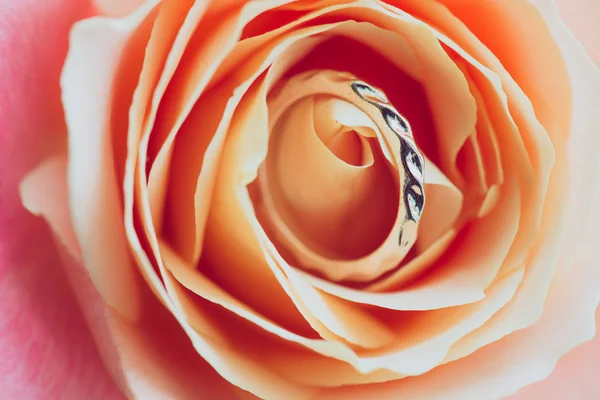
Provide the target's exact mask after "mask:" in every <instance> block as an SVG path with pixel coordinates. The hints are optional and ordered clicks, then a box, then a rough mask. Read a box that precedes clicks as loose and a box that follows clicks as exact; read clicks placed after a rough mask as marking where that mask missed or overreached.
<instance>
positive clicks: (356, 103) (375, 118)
mask: <svg viewBox="0 0 600 400" xmlns="http://www.w3.org/2000/svg"><path fill="white" fill-rule="evenodd" d="M357 82H358V81H356V80H355V79H348V77H347V76H346V75H345V74H339V73H335V72H332V71H320V72H318V73H315V72H311V73H305V74H302V75H300V76H297V77H294V78H291V79H290V80H289V81H287V82H286V83H285V84H284V85H283V87H282V88H281V89H280V90H278V91H276V95H275V96H271V97H270V98H269V118H270V123H269V127H270V137H269V149H268V152H267V157H266V160H265V162H264V163H263V165H262V166H261V168H260V170H259V175H258V179H257V182H255V184H254V186H255V190H253V193H255V194H256V195H255V196H254V201H255V207H256V210H257V215H258V217H259V219H260V220H261V223H262V224H263V226H264V227H265V230H266V231H267V233H268V234H269V235H270V236H271V238H272V240H273V242H274V243H275V244H276V245H277V246H278V248H279V251H280V253H281V254H282V255H283V256H284V257H286V258H288V259H290V262H293V263H296V264H298V265H299V266H302V267H306V268H308V269H312V270H318V271H319V272H322V273H323V274H325V275H329V276H330V277H331V274H330V273H329V271H327V269H330V268H335V265H336V264H339V263H342V264H344V263H346V264H347V265H346V266H344V265H341V267H342V268H346V267H348V268H347V270H348V271H350V270H351V269H352V268H353V267H350V266H349V264H348V263H356V262H359V263H360V262H365V263H368V262H369V259H370V258H372V259H373V262H374V264H382V263H383V264H385V263H395V264H397V263H399V262H400V261H401V260H402V258H403V257H404V256H405V255H406V253H407V252H408V250H409V249H410V247H411V246H412V244H413V243H414V242H415V240H416V227H417V224H418V220H419V218H420V214H421V211H422V208H423V203H424V192H423V185H422V184H423V181H422V175H423V160H422V157H421V155H420V154H419V153H418V151H417V149H416V147H415V146H414V142H413V141H412V137H411V133H410V128H409V126H408V123H407V122H406V121H405V120H404V119H403V118H402V117H401V115H400V114H398V113H397V111H395V109H393V107H391V105H389V104H388V103H387V100H386V99H385V96H384V95H383V94H382V93H380V92H378V91H377V89H375V88H371V87H370V86H368V85H366V84H364V83H357ZM357 85H358V86H357ZM382 260H385V262H383V261H382ZM338 266H340V265H338ZM354 267H356V266H354ZM384 268H387V269H389V265H387V266H386V265H384ZM342 275H344V274H342ZM350 275H352V274H350ZM340 276H341V275H340ZM344 277H345V278H347V277H348V276H344Z"/></svg>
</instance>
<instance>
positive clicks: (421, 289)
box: [305, 183, 520, 310]
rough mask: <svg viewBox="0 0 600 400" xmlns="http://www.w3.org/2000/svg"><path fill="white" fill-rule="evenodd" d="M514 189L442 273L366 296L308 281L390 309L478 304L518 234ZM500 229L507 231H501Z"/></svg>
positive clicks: (471, 233) (470, 234)
mask: <svg viewBox="0 0 600 400" xmlns="http://www.w3.org/2000/svg"><path fill="white" fill-rule="evenodd" d="M507 184H508V183H507ZM512 185H513V188H510V187H507V188H506V192H507V193H506V194H505V195H504V196H503V198H502V199H500V200H499V203H498V206H497V207H496V208H495V209H494V210H493V211H492V212H490V214H489V215H488V216H486V217H485V218H482V219H481V220H480V221H478V222H477V223H474V224H473V225H472V226H471V227H469V228H468V229H466V233H465V235H464V238H463V239H462V243H457V244H456V246H457V250H455V251H454V252H452V253H451V254H450V255H449V256H448V258H447V259H445V260H444V264H443V268H439V269H438V270H435V271H434V272H432V273H431V274H428V275H427V276H425V277H424V278H423V279H421V280H419V281H417V282H415V283H414V284H412V285H411V286H409V287H405V288H403V289H402V290H401V291H397V292H390V293H377V292H367V291H361V290H355V289H351V288H346V287H343V286H341V285H336V284H334V283H331V282H328V281H325V280H322V279H319V278H316V277H312V276H309V275H307V274H306V276H305V279H308V280H309V281H310V282H311V284H313V285H315V286H316V287H318V288H319V289H321V290H324V291H326V292H328V293H330V294H333V295H335V296H338V297H341V298H343V299H346V300H350V301H353V302H357V303H362V304H371V305H376V306H379V307H383V308H388V309H392V310H431V309H438V308H445V307H451V306H456V305H461V304H468V303H472V302H476V301H479V300H481V299H483V298H484V290H485V288H486V287H487V286H488V285H489V284H490V283H491V282H492V281H493V280H494V278H495V277H496V274H497V272H498V270H499V269H500V267H501V266H502V263H503V262H504V259H505V257H506V254H507V253H508V252H509V249H510V247H511V245H512V243H513V240H514V237H515V234H516V231H517V229H518V225H519V217H520V214H519V211H518V210H519V204H520V202H519V195H518V192H516V190H514V186H515V183H512ZM511 189H512V190H511ZM499 226H502V227H503V228H504V229H502V230H499V229H498V227H499ZM481 238H486V239H487V240H490V242H491V243H494V247H495V251H494V252H489V251H488V250H489V248H488V247H485V246H481V245H480V243H481ZM492 238H493V239H492ZM463 246H464V247H463ZM464 249H468V251H464ZM375 288H377V287H375Z"/></svg>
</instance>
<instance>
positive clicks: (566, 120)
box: [440, 0, 572, 143]
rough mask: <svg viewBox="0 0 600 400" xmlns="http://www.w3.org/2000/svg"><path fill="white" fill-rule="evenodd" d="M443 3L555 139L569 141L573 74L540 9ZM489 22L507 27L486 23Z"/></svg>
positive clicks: (527, 5)
mask: <svg viewBox="0 0 600 400" xmlns="http://www.w3.org/2000/svg"><path fill="white" fill-rule="evenodd" d="M440 3H442V4H445V5H446V7H448V9H449V10H450V12H451V13H452V14H454V15H455V16H456V17H457V18H458V19H459V20H460V21H461V23H462V24H464V25H465V26H466V27H467V28H468V29H469V31H470V32H473V35H474V36H475V37H477V39H478V40H480V41H481V43H483V44H484V45H485V47H486V48H487V49H489V51H490V52H491V54H493V55H494V57H495V58H497V59H498V60H499V61H500V62H501V63H502V67H503V68H505V69H506V72H507V73H508V74H509V75H510V76H511V78H512V79H514V81H515V82H516V84H517V85H518V86H519V88H521V89H522V90H523V92H524V93H525V95H526V96H527V98H528V99H529V100H530V101H531V103H532V104H533V107H534V109H535V114H536V117H537V118H538V119H539V121H540V122H541V124H542V125H543V126H544V127H545V128H546V130H547V131H548V132H549V134H550V137H551V138H561V139H562V138H566V137H568V135H569V128H570V119H571V110H572V96H571V90H570V87H569V83H568V82H569V80H568V72H567V68H566V64H565V60H564V59H563V57H562V54H561V52H560V49H559V47H558V45H557V43H556V42H555V41H554V40H552V39H553V38H552V35H551V34H550V32H549V29H548V27H547V23H546V22H545V21H544V18H543V17H542V15H541V14H540V13H539V11H538V10H536V7H535V5H533V4H531V2H528V1H518V2H515V4H512V5H511V7H503V6H501V5H500V4H498V3H488V4H485V3H482V2H477V1H472V0H459V1H456V0H441V1H440ZM489 18H491V19H495V20H498V21H502V24H487V23H485V22H484V21H486V20H487V19H489ZM502 26H510V29H508V30H507V29H503V27H502ZM466 50H467V51H469V50H468V48H466ZM553 141H554V140H553ZM555 143H556V142H555Z"/></svg>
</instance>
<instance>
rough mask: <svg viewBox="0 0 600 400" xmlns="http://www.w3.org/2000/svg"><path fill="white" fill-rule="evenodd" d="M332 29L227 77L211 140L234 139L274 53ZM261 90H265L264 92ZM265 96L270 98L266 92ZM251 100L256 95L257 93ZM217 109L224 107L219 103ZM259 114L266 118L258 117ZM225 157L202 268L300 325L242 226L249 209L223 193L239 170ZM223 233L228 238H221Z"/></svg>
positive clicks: (259, 305) (281, 318)
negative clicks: (235, 123)
mask: <svg viewBox="0 0 600 400" xmlns="http://www.w3.org/2000/svg"><path fill="white" fill-rule="evenodd" d="M330 28H331V26H323V27H317V28H311V29H309V30H308V31H301V32H299V33H297V36H296V37H291V38H288V39H287V41H284V42H282V43H281V44H280V45H279V46H277V47H275V48H274V49H273V50H271V51H270V52H268V53H257V54H256V57H255V58H253V59H251V60H248V62H247V63H246V64H244V65H246V66H247V69H246V70H242V69H241V70H239V71H238V72H239V73H240V75H239V77H238V78H236V79H229V80H227V81H226V82H227V84H224V85H222V86H220V87H219V89H221V90H222V92H220V91H219V92H214V93H213V94H214V96H212V97H211V98H210V99H211V100H212V104H218V102H221V101H222V102H224V103H225V104H224V105H223V107H224V108H225V110H224V111H223V112H219V113H217V114H216V115H218V116H219V119H218V120H217V121H216V122H218V123H219V126H218V128H217V131H216V133H215V134H214V136H213V137H214V140H215V141H217V140H219V141H221V140H225V138H226V137H230V136H231V135H232V132H228V130H233V128H231V127H230V122H231V120H230V119H231V116H232V115H233V113H234V111H235V110H236V108H238V107H239V103H240V100H241V98H242V96H243V95H244V93H245V92H247V91H248V89H249V87H250V85H251V84H252V82H253V81H254V80H256V78H257V77H258V76H259V75H260V74H261V73H262V72H263V71H264V70H265V69H266V68H267V67H268V65H269V64H270V63H271V60H272V58H274V57H275V55H276V54H278V53H280V52H282V51H284V50H285V49H286V48H287V47H288V46H289V45H290V44H292V43H294V42H295V41H297V40H298V39H299V38H301V37H304V36H305V35H308V34H310V33H318V32H321V31H323V30H327V29H330ZM271 52H273V54H271ZM304 52H305V51H303V50H302V49H301V48H298V49H297V53H295V54H293V56H292V55H291V54H292V53H290V55H291V58H290V60H293V59H294V57H301V56H302V55H303V54H304ZM265 58H266V59H265ZM271 71H273V68H271ZM246 74H247V75H246ZM278 74H279V75H281V74H282V72H281V71H280V72H278ZM262 90H266V88H263V89H262ZM231 93H234V96H233V97H231ZM264 95H265V96H266V92H265V93H264ZM252 96H256V94H253V95H252ZM230 97H231V98H230ZM246 101H248V100H246ZM202 104H210V103H202ZM217 107H221V106H218V105H217ZM200 110H202V113H201V115H204V114H203V113H204V112H205V111H210V110H211V109H210V108H204V107H203V108H200V109H198V110H196V111H198V112H199V111H200ZM209 115H210V113H209ZM221 115H225V117H224V118H222V119H221V118H220V116H221ZM258 116H260V117H261V118H263V116H262V115H261V114H260V113H259V114H258ZM261 123H262V122H261ZM226 135H227V136H226ZM228 140H229V139H228ZM257 144H260V141H256V140H255V141H253V142H252V146H253V147H249V149H253V148H254V149H256V146H257ZM223 157H226V155H225V154H223V156H222V157H221V159H219V163H220V164H221V167H220V168H219V176H218V179H217V180H216V182H217V183H219V181H221V182H222V184H220V185H219V184H217V186H216V188H215V190H216V192H215V194H216V196H217V197H216V199H217V200H214V203H213V205H212V207H211V209H210V214H209V219H208V223H207V232H206V239H205V240H206V243H205V251H204V252H203V259H202V260H201V261H200V268H201V269H202V270H203V271H204V272H206V273H207V274H208V275H209V276H211V278H212V279H214V280H215V281H216V282H218V284H219V285H221V286H222V287H224V288H225V289H226V290H228V291H230V292H231V293H234V294H235V296H236V297H237V298H239V299H241V300H243V301H244V302H245V303H246V304H249V305H251V306H252V307H253V308H255V309H258V310H261V311H262V312H263V313H265V312H266V313H268V315H269V316H270V318H271V319H273V320H275V321H277V322H280V323H282V321H285V322H284V323H282V325H284V326H287V325H288V324H292V325H297V324H298V321H297V319H298V318H302V317H301V315H300V314H299V313H298V311H297V310H296V306H295V305H294V304H293V302H292V301H291V300H290V298H289V295H288V294H286V291H285V290H284V289H283V288H282V283H280V282H279V281H278V279H277V278H276V277H275V276H273V274H272V272H271V271H270V268H269V266H268V265H267V264H266V262H265V260H264V258H263V256H262V250H260V248H259V247H258V243H256V242H255V241H254V240H252V239H251V238H253V237H254V233H253V232H252V231H251V230H249V227H248V226H246V225H244V224H241V222H240V221H243V220H245V219H246V218H247V217H246V216H245V215H246V213H247V212H249V211H248V210H247V209H239V210H238V206H237V204H236V203H237V202H236V201H234V202H233V203H232V200H235V199H237V197H238V194H236V193H229V192H228V193H224V192H223V190H225V189H224V188H223V184H224V183H225V182H227V181H228V180H229V179H230V178H225V177H223V176H227V175H228V174H229V175H231V174H234V173H235V170H234V169H233V170H232V169H230V167H229V165H228V163H227V162H226V161H224V160H223ZM235 165H237V164H235ZM232 179H233V178H232ZM244 179H245V180H251V179H253V178H252V177H251V176H250V177H245V178H244ZM227 190H229V189H227ZM250 214H251V212H250ZM221 224H223V226H230V227H231V226H235V227H236V229H235V231H234V232H229V230H228V229H222V228H219V227H220V226H221ZM223 235H226V236H225V237H223ZM234 238H238V239H234ZM249 239H250V240H249ZM231 240H233V241H234V242H235V243H238V246H240V247H239V248H238V249H235V250H234V251H231V250H225V249H221V246H223V245H224V244H227V243H231ZM250 281H251V282H253V286H249V285H247V282H250ZM275 305H276V306H275ZM302 319H304V318H302Z"/></svg>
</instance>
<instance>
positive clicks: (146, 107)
mask: <svg viewBox="0 0 600 400" xmlns="http://www.w3.org/2000/svg"><path fill="white" fill-rule="evenodd" d="M205 5H206V2H195V1H191V0H186V1H169V0H166V1H163V2H162V3H161V6H160V9H159V12H158V15H157V18H156V21H155V23H154V26H153V27H152V33H151V35H150V39H149V40H148V44H147V46H146V51H145V57H144V65H143V67H142V71H141V73H140V77H139V82H138V83H137V88H136V92H135V93H134V97H133V101H132V104H131V107H130V110H129V131H128V135H127V137H128V140H129V141H130V144H129V146H134V145H136V144H139V154H138V152H137V151H132V150H130V151H129V152H128V160H129V161H128V163H130V164H131V163H133V162H134V160H135V159H136V158H137V157H139V163H140V164H141V165H146V157H147V148H148V141H149V136H150V132H151V130H152V128H153V125H154V123H155V119H156V112H157V109H158V106H159V103H160V101H161V99H162V96H163V95H164V92H165V90H166V87H167V84H168V83H169V81H170V79H171V78H172V77H173V74H174V73H175V69H176V67H177V65H178V63H179V61H180V60H181V57H182V56H183V52H184V50H185V45H186V44H187V42H188V41H189V39H190V36H191V35H192V32H193V30H194V29H195V28H196V24H197V23H198V20H199V19H200V17H201V16H202V13H203V12H204V9H205V7H203V6H205ZM129 168H131V167H129ZM140 173H142V174H144V175H145V174H146V168H141V169H140ZM141 179H143V182H146V178H145V177H142V178H141ZM154 205H155V202H152V201H150V206H151V209H152V210H153V211H154V212H153V217H154V218H153V222H154V224H155V225H158V222H159V221H157V220H158V217H156V216H155V215H158V216H160V215H161V214H162V212H158V211H159V210H160V208H159V209H158V210H157V209H156V207H152V206H154ZM158 228H159V229H160V225H158ZM146 229H147V230H149V228H148V227H146ZM147 234H148V232H147Z"/></svg>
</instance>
